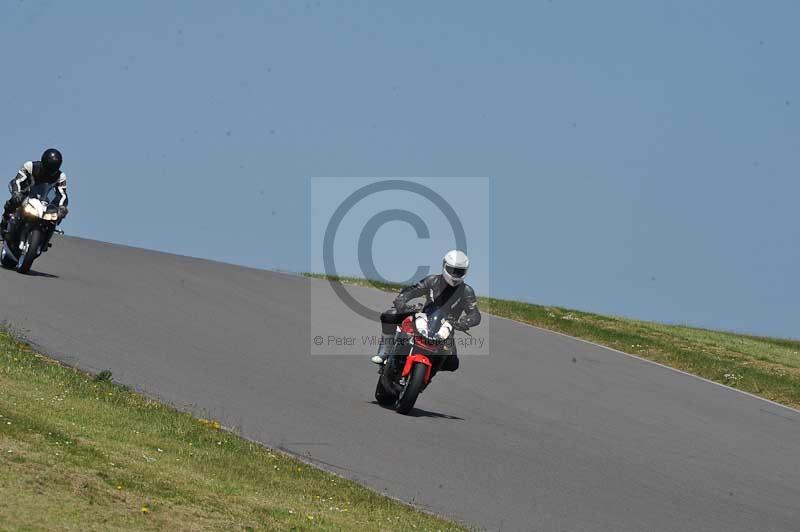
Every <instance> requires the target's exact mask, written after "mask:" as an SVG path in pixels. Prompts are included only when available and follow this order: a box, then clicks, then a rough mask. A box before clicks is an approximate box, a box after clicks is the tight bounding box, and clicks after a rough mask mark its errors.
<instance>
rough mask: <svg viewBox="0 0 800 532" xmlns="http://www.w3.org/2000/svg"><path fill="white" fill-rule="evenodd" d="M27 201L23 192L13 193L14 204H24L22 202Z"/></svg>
mask: <svg viewBox="0 0 800 532" xmlns="http://www.w3.org/2000/svg"><path fill="white" fill-rule="evenodd" d="M23 199H25V195H24V194H23V193H22V192H12V193H11V201H13V202H14V203H18V204H19V203H22V200H23Z"/></svg>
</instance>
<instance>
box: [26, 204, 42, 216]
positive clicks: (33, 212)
mask: <svg viewBox="0 0 800 532" xmlns="http://www.w3.org/2000/svg"><path fill="white" fill-rule="evenodd" d="M22 214H23V215H25V216H32V217H34V218H38V217H39V210H38V209H37V208H36V207H34V206H33V205H32V204H30V203H26V204H25V206H24V207H22Z"/></svg>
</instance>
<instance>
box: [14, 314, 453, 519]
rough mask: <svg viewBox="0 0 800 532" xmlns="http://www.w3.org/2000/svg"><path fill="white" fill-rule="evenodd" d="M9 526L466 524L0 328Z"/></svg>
mask: <svg viewBox="0 0 800 532" xmlns="http://www.w3.org/2000/svg"><path fill="white" fill-rule="evenodd" d="M0 529H2V530H50V529H60V530H62V529H70V530H82V531H83V530H102V531H113V530H170V531H172V530H328V531H332V530H347V531H349V530H463V529H462V528H460V527H458V526H457V525H455V524H453V523H450V522H447V521H444V520H442V519H439V518H436V517H433V516H430V515H427V514H423V513H420V512H418V511H416V510H414V509H413V508H411V507H409V506H406V505H403V504H401V503H398V502H396V501H393V500H391V499H388V498H386V497H383V496H380V495H378V494H377V493H375V492H372V491H370V490H368V489H366V488H364V487H362V486H360V485H358V484H356V483H354V482H350V481H347V480H344V479H342V478H340V477H337V476H334V475H331V474H328V473H325V472H323V471H320V470H318V469H315V468H313V467H310V466H308V465H306V464H304V463H301V462H298V461H296V460H294V459H292V458H290V457H287V456H285V455H283V454H280V453H277V452H274V451H270V450H269V449H266V448H264V447H262V446H260V445H257V444H254V443H252V442H249V441H247V440H244V439H242V438H240V437H238V436H236V435H235V434H232V433H231V432H227V431H225V430H222V429H221V428H220V427H219V424H218V423H216V422H214V421H210V420H198V419H196V418H194V417H192V416H191V415H188V414H185V413H181V412H178V411H176V410H174V409H173V408H170V407H168V406H165V405H163V404H161V403H158V402H156V401H153V400H150V399H148V398H146V397H143V396H141V395H138V394H136V393H132V392H130V391H128V390H126V389H125V388H123V387H121V386H118V385H116V384H114V383H113V382H112V379H111V375H110V374H109V373H105V372H104V373H101V374H99V375H98V376H97V377H91V376H89V375H86V374H84V373H81V372H79V371H76V370H74V369H71V368H67V367H64V366H61V365H59V364H58V363H55V362H54V361H52V360H50V359H48V358H46V357H44V356H42V355H39V354H37V353H35V352H34V351H32V350H31V348H29V347H28V346H27V345H25V344H24V343H22V342H20V341H17V340H16V339H14V338H13V336H12V335H10V334H9V333H7V332H5V331H2V330H0Z"/></svg>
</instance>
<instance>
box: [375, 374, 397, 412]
mask: <svg viewBox="0 0 800 532" xmlns="http://www.w3.org/2000/svg"><path fill="white" fill-rule="evenodd" d="M375 400H376V401H378V404H379V405H381V406H392V405H393V404H394V403H395V401H397V396H396V395H392V394H391V393H389V391H388V390H386V388H385V387H384V386H383V375H379V376H378V385H377V386H376V387H375Z"/></svg>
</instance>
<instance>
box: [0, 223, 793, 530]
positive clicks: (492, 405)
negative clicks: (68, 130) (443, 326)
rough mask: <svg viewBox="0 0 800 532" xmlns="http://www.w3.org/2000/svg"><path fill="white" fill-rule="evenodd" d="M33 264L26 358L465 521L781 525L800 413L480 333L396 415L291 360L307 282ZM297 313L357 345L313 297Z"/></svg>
mask: <svg viewBox="0 0 800 532" xmlns="http://www.w3.org/2000/svg"><path fill="white" fill-rule="evenodd" d="M34 270H36V271H37V272H39V274H38V275H32V276H21V275H18V274H16V273H15V272H12V271H6V270H3V271H1V272H0V293H2V297H3V301H2V310H1V311H0V320H5V321H7V322H9V323H10V324H12V325H13V326H14V327H16V328H17V329H20V330H22V331H23V332H24V333H25V334H26V336H27V338H28V339H29V340H30V341H31V342H32V343H34V344H35V345H37V346H38V347H39V348H40V349H42V350H43V351H45V352H47V353H49V354H51V355H53V356H54V357H56V358H58V359H60V360H63V361H65V362H67V363H70V364H73V365H76V366H78V367H80V368H84V369H88V370H92V371H99V370H103V369H111V370H112V371H113V374H114V378H115V380H117V381H119V382H121V383H124V384H127V385H129V386H132V387H134V388H136V389H138V390H141V391H144V392H145V393H148V394H151V395H153V396H157V397H159V398H162V399H164V400H166V401H168V402H170V403H173V404H175V405H177V406H179V407H181V408H188V409H191V410H193V411H195V412H198V413H201V412H202V413H204V414H207V415H211V416H213V417H215V418H216V419H220V420H221V421H222V422H223V423H224V424H225V425H228V426H232V427H237V428H239V429H240V430H241V432H242V434H243V435H245V436H246V437H249V438H252V439H254V440H257V441H260V442H263V443H264V444H266V445H269V446H272V447H277V448H280V449H283V450H286V451H288V452H291V453H295V454H297V455H301V456H303V457H305V459H306V460H308V461H310V462H312V463H316V464H318V465H319V466H321V467H323V468H325V469H329V470H331V471H334V472H336V473H339V474H341V475H344V476H347V477H350V478H353V479H356V480H359V481H361V482H363V483H364V484H366V485H368V486H371V487H373V488H375V489H377V490H379V491H381V492H385V493H387V494H389V495H391V496H394V497H398V498H401V499H404V500H407V501H412V502H413V503H414V504H416V505H417V506H419V507H421V508H423V509H426V510H429V511H432V512H436V513H440V514H444V515H447V516H451V517H454V518H456V519H458V520H461V521H462V522H465V523H467V524H471V525H473V526H478V527H482V528H485V529H488V530H504V531H508V530H541V531H569V532H578V531H591V532H597V531H615V532H622V531H637V532H638V531H650V532H654V531H677V530H682V531H684V530H685V531H692V532H694V531H709V530H718V531H743V532H754V531H761V532H767V531H778V530H780V531H787V532H796V531H798V530H800V412H797V411H794V410H790V409H788V408H783V407H781V406H778V405H775V404H772V403H769V402H767V401H763V400H760V399H757V398H754V397H751V396H748V395H745V394H743V393H739V392H736V391H734V390H730V389H727V388H724V387H721V386H717V385H714V384H711V383H708V382H706V381H703V380H700V379H697V378H694V377H691V376H688V375H685V374H682V373H679V372H675V371H672V370H670V369H667V368H664V367H661V366H658V365H655V364H651V363H648V362H645V361H642V360H639V359H636V358H633V357H629V356H626V355H623V354H621V353H617V352H614V351H611V350H608V349H604V348H601V347H598V346H594V345H591V344H588V343H584V342H581V341H579V340H575V339H572V338H568V337H565V336H561V335H557V334H553V333H549V332H545V331H541V330H538V329H535V328H532V327H527V326H524V325H520V324H517V323H514V322H511V321H508V320H503V319H491V320H490V321H491V323H490V331H491V354H490V355H488V356H474V357H463V360H462V366H461V370H460V371H459V372H458V373H455V374H443V375H440V376H439V377H437V379H436V380H435V381H434V383H433V384H432V385H431V387H430V388H429V389H428V390H426V392H425V393H424V394H423V395H422V396H421V397H420V399H419V401H418V403H417V404H418V406H419V409H418V410H416V411H415V414H416V415H414V416H409V417H403V416H400V415H398V414H395V413H393V412H392V411H389V410H385V409H383V408H381V407H379V406H378V405H376V404H374V403H373V402H372V393H373V390H374V386H375V382H376V374H375V372H376V367H375V366H374V365H373V364H371V363H370V362H369V361H368V359H367V358H365V357H364V356H311V355H310V354H309V353H310V345H311V338H310V332H309V331H310V324H309V315H310V305H311V298H310V292H311V290H310V286H311V285H312V283H317V284H319V285H320V286H322V285H324V283H323V282H322V281H313V280H309V279H306V278H302V277H295V276H291V275H285V274H280V273H274V272H269V271H260V270H253V269H247V268H242V267H237V266H231V265H226V264H220V263H214V262H209V261H204V260H199V259H192V258H186V257H178V256H173V255H167V254H161V253H156V252H151V251H145V250H140V249H134V248H127V247H122V246H115V245H110V244H104V243H99V242H94V241H90V240H82V239H75V238H58V239H57V240H56V241H55V244H54V247H53V249H52V251H51V252H49V253H48V254H46V255H45V256H43V257H42V258H41V259H40V260H39V261H38V262H37V263H36V264H34ZM357 293H358V296H359V298H360V300H362V301H371V302H372V303H373V305H375V306H376V307H380V306H388V305H389V302H390V301H391V299H392V296H391V295H389V294H385V293H381V292H378V291H374V290H370V289H357ZM315 297H316V296H315ZM314 309H315V310H314V319H315V320H321V321H322V322H324V324H325V327H328V328H330V330H331V331H340V332H341V333H342V334H352V335H361V334H364V335H369V334H374V333H375V332H376V331H375V330H376V329H377V327H376V326H375V325H374V324H370V323H368V322H366V321H365V320H363V319H357V318H354V317H353V314H352V313H351V312H349V311H348V310H346V309H345V307H344V306H343V305H342V304H341V303H340V302H339V301H338V300H337V299H336V298H334V297H332V296H331V297H330V298H329V300H325V301H323V302H320V301H318V300H317V299H316V298H315V307H314ZM476 332H478V330H477V329H476ZM0 393H1V392H0Z"/></svg>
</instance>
